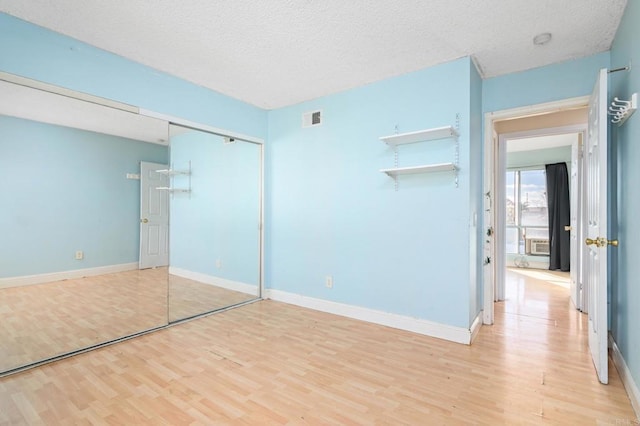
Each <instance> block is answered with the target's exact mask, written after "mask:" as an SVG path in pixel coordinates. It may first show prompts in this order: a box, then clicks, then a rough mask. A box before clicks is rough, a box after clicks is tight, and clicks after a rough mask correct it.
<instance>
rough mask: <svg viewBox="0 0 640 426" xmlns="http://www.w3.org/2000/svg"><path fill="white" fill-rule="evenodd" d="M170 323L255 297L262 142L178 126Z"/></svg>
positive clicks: (173, 130)
mask: <svg viewBox="0 0 640 426" xmlns="http://www.w3.org/2000/svg"><path fill="white" fill-rule="evenodd" d="M170 142H171V155H170V169H169V170H167V171H166V173H167V174H168V175H169V180H170V184H169V186H168V188H167V189H166V191H167V192H169V193H170V206H171V208H170V217H171V227H170V266H169V321H170V322H174V321H179V320H183V319H186V318H190V317H193V316H195V315H199V314H202V313H205V312H211V311H214V310H219V309H223V308H227V307H229V306H233V305H237V304H240V303H244V302H247V301H250V300H255V299H257V298H258V297H259V296H260V280H261V230H260V223H261V200H262V145H260V144H257V143H253V142H247V141H242V140H238V139H234V138H231V137H224V136H219V135H217V134H213V133H208V132H205V131H202V130H196V129H192V128H188V127H182V126H178V125H171V127H170Z"/></svg>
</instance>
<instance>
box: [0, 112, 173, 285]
mask: <svg viewBox="0 0 640 426" xmlns="http://www.w3.org/2000/svg"><path fill="white" fill-rule="evenodd" d="M167 158H168V150H167V147H165V146H160V145H155V144H150V143H145V142H139V141H133V140H130V139H124V138H120V137H116V136H108V135H103V134H99V133H93V132H88V131H84V130H77V129H70V128H67V127H61V126H54V125H51V124H44V123H38V122H34V121H29V120H22V119H18V118H13V117H6V116H0V181H1V182H3V185H2V187H1V188H0V197H1V198H2V200H3V206H4V207H3V208H2V209H0V235H2V244H0V277H2V278H6V277H15V276H24V275H34V274H42V273H50V272H60V271H68V270H74V269H83V268H92V267H97V266H106V265H117V264H122V263H130V262H137V261H138V255H139V250H140V244H139V236H140V229H139V217H140V182H139V181H138V180H127V179H126V174H127V173H139V171H140V165H139V162H140V161H151V162H160V163H165V162H166V161H167ZM76 250H83V251H84V255H85V258H84V259H83V260H81V261H78V260H75V259H74V255H75V251H76Z"/></svg>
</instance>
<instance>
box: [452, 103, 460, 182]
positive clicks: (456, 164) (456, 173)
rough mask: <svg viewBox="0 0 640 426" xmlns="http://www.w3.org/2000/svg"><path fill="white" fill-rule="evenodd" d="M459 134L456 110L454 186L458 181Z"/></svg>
mask: <svg viewBox="0 0 640 426" xmlns="http://www.w3.org/2000/svg"><path fill="white" fill-rule="evenodd" d="M459 135H460V113H459V112H457V113H456V137H455V139H456V146H455V150H456V151H455V154H454V159H453V164H455V166H456V170H455V171H454V173H455V178H454V179H455V185H456V188H458V186H459V181H458V170H459V169H460V139H459Z"/></svg>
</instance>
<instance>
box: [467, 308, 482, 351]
mask: <svg viewBox="0 0 640 426" xmlns="http://www.w3.org/2000/svg"><path fill="white" fill-rule="evenodd" d="M482 316H483V313H482V311H480V312H478V315H477V316H476V318H475V319H474V320H473V322H472V323H471V329H470V331H471V340H470V341H469V344H472V343H473V341H474V340H476V337H478V333H480V329H481V328H482Z"/></svg>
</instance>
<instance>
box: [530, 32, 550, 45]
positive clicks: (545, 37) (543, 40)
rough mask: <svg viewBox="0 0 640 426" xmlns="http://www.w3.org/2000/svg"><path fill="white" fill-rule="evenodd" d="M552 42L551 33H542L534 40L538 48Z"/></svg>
mask: <svg viewBox="0 0 640 426" xmlns="http://www.w3.org/2000/svg"><path fill="white" fill-rule="evenodd" d="M550 41H551V33H540V34H538V35H537V36H535V37H534V38H533V44H535V45H536V46H544V45H545V44H547V43H549V42H550Z"/></svg>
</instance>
